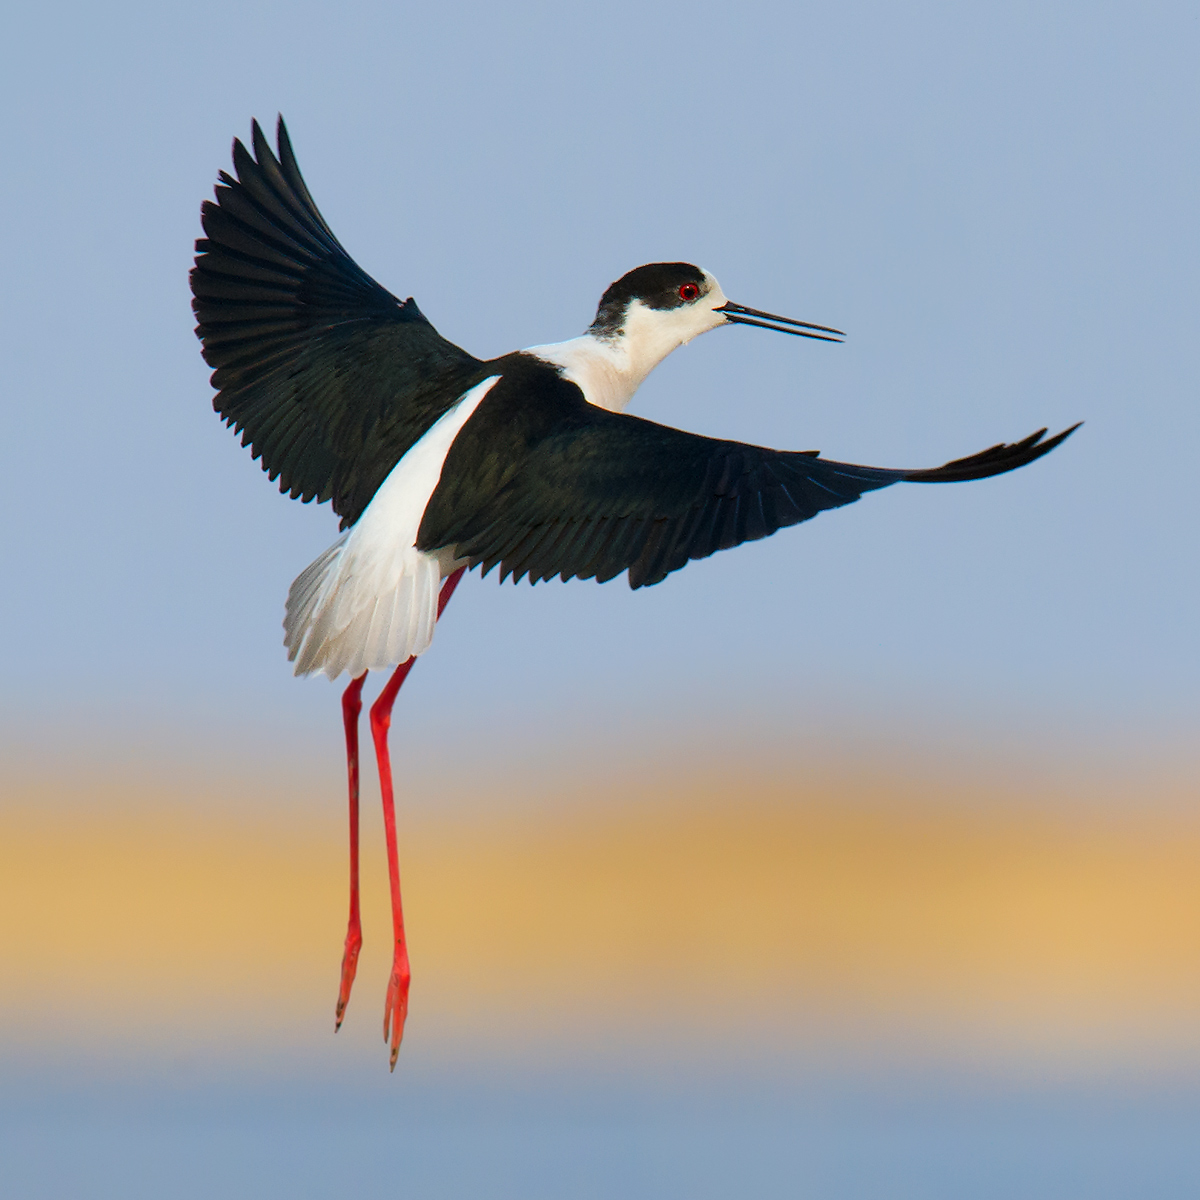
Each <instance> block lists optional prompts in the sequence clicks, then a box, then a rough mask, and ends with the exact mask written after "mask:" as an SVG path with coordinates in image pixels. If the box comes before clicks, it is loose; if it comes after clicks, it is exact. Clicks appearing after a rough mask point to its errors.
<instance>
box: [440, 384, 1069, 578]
mask: <svg viewBox="0 0 1200 1200" xmlns="http://www.w3.org/2000/svg"><path fill="white" fill-rule="evenodd" d="M572 393H574V395H572ZM1071 432H1072V430H1070V429H1068V430H1066V431H1065V432H1063V433H1060V434H1058V436H1056V437H1053V438H1050V439H1048V440H1046V441H1043V440H1042V437H1043V435H1044V434H1045V430H1041V431H1039V432H1038V433H1035V434H1033V435H1032V436H1031V437H1028V438H1026V439H1025V440H1024V441H1022V442H1017V443H1016V444H1015V445H1011V446H1008V445H1000V446H994V447H992V448H991V449H989V450H985V451H983V452H982V453H981V454H976V455H974V456H973V457H971V458H964V459H958V460H956V461H955V462H951V463H947V464H946V465H945V466H944V467H939V468H937V469H936V470H930V471H904V470H887V469H883V468H879V467H861V466H855V465H854V464H852V463H839V462H832V461H829V460H827V459H823V458H820V457H818V456H817V452H816V451H810V452H788V451H780V450H769V449H766V448H765V447H762V446H748V445H745V444H743V443H740V442H727V441H720V440H717V439H714V438H706V437H699V436H698V435H696V434H692V433H686V432H684V431H683V430H679V429H671V428H669V427H667V426H664V425H658V424H655V423H654V422H652V421H645V420H642V419H641V418H639V417H631V416H627V415H623V414H617V413H611V412H607V411H605V410H604V409H600V408H596V407H594V406H593V405H590V404H588V403H587V402H586V401H585V400H584V399H583V397H582V393H580V392H579V389H578V388H577V387H576V386H575V385H574V384H571V383H567V382H565V381H563V380H561V379H558V378H555V377H552V376H550V375H549V373H548V372H538V371H527V372H525V373H524V377H522V372H521V371H513V370H510V371H507V372H506V373H505V375H504V378H503V379H501V381H500V382H499V383H498V384H497V385H496V386H495V387H494V388H493V389H492V391H491V392H490V393H489V395H488V397H487V399H485V400H484V402H483V403H482V404H481V405H480V407H479V409H478V410H476V413H475V416H474V417H473V418H472V420H471V421H470V422H469V423H468V424H467V426H466V427H465V428H464V429H463V431H462V433H461V434H460V435H459V437H458V440H457V441H456V442H455V444H454V446H453V447H452V448H451V450H450V454H449V456H448V457H447V459H446V464H445V467H444V469H443V472H442V480H443V482H442V483H441V484H440V485H439V487H438V488H437V490H436V491H435V492H434V494H433V497H432V498H431V501H430V504H429V507H428V508H427V509H426V513H425V518H424V520H423V522H422V524H421V529H420V532H419V534H418V538H417V545H418V546H419V547H420V548H421V549H422V550H434V549H440V548H442V547H444V546H455V547H456V548H457V549H456V553H457V554H458V555H459V556H460V557H462V558H466V559H469V560H470V562H471V564H472V565H473V566H474V565H478V564H481V565H482V567H483V571H484V573H485V574H486V573H487V572H488V571H490V570H491V569H492V567H493V566H495V565H496V564H497V563H499V564H500V568H501V579H503V578H505V577H507V576H508V575H509V574H511V575H512V576H513V578H514V580H519V579H521V578H522V577H523V576H525V575H528V576H529V578H530V580H531V581H532V582H535V583H536V582H537V581H538V580H543V579H549V578H551V577H552V576H554V575H558V576H561V577H562V579H564V580H566V579H570V578H572V577H573V576H578V577H580V578H581V579H589V578H591V577H593V576H594V577H595V578H596V579H598V580H600V581H601V582H603V581H605V580H608V579H612V578H613V577H614V576H616V575H619V574H620V573H621V572H622V571H625V570H628V572H629V585H630V587H634V588H638V587H644V586H646V585H648V584H652V583H658V582H660V581H661V580H663V579H665V578H666V576H667V575H668V574H670V572H672V571H678V570H679V569H680V567H684V566H686V565H687V564H688V562H690V561H691V560H692V559H697V558H707V557H708V555H710V554H714V553H716V551H718V550H726V549H728V548H729V547H731V546H736V545H739V544H740V543H741V542H748V541H754V540H755V539H757V538H763V537H767V536H769V535H770V534H772V533H774V532H775V531H776V530H778V529H782V528H783V527H784V526H786V525H796V524H798V523H799V522H801V521H807V520H809V518H811V517H815V516H816V515H817V513H819V512H823V511H825V510H826V509H829V508H838V507H840V506H841V505H843V504H850V503H852V502H853V501H855V500H857V499H858V498H859V497H860V496H861V495H863V493H864V492H870V491H874V490H875V489H877V488H882V487H887V486H888V485H889V484H893V483H897V482H900V481H902V480H910V481H917V482H922V483H942V482H945V483H950V482H955V481H960V480H967V479H983V478H985V477H987V476H989V475H999V474H1001V473H1003V472H1005V471H1011V470H1014V469H1015V468H1016V467H1020V466H1024V465H1025V464H1026V463H1029V462H1032V461H1033V460H1034V459H1036V458H1040V457H1041V456H1042V455H1043V454H1046V453H1048V452H1049V451H1050V450H1052V449H1054V447H1055V446H1057V445H1058V444H1059V443H1060V442H1061V441H1062V440H1063V439H1064V438H1066V437H1067V436H1068V435H1069V434H1070V433H1071ZM518 462H519V463H520V468H519V470H516V469H514V468H513V467H512V466H511V465H510V464H514V463H518Z"/></svg>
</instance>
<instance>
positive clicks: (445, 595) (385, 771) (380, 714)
mask: <svg viewBox="0 0 1200 1200" xmlns="http://www.w3.org/2000/svg"><path fill="white" fill-rule="evenodd" d="M463 570H464V568H462V567H460V568H459V569H458V570H457V571H455V572H454V574H453V575H451V576H450V577H449V578H448V579H447V580H446V582H445V583H444V584H443V585H442V590H441V593H440V595H439V596H438V616H439V617H440V616H441V615H442V612H443V611H444V610H445V607H446V605H447V604H449V602H450V597H451V596H452V595H453V594H454V589H455V588H456V587H457V586H458V581H459V580H460V579H461V578H462V573H463ZM416 661H417V660H416V659H415V658H410V659H408V660H407V661H406V662H402V663H401V664H400V665H399V666H398V667H397V668H396V670H395V672H394V673H393V675H392V677H391V679H389V680H388V681H387V685H386V686H385V687H384V689H383V691H382V692H380V693H379V699H377V700H376V701H375V703H374V704H372V705H371V737H372V738H373V739H374V742H375V759H376V761H377V762H378V763H379V791H380V794H381V796H382V798H383V830H384V835H385V837H386V838H387V859H388V884H389V885H390V887H391V893H392V934H393V936H394V939H395V948H394V951H393V955H392V973H391V976H390V977H389V979H388V988H387V999H386V1000H385V1001H384V1008H383V1040H384V1041H385V1042H390V1043H391V1048H392V1053H391V1067H390V1069H391V1070H393V1071H394V1070H395V1069H396V1058H397V1056H398V1055H399V1053H400V1039H401V1038H402V1037H403V1036H404V1021H405V1019H406V1018H407V1016H408V985H409V981H410V979H411V978H412V972H411V970H410V969H409V964H408V944H407V942H406V941H405V937H404V909H403V907H402V905H401V903H400V857H399V852H398V851H397V848H396V806H395V802H394V799H393V794H392V763H391V758H390V756H389V755H388V743H387V738H388V730H389V729H390V728H391V724H392V705H394V704H395V703H396V696H397V694H398V693H399V691H400V686H401V684H403V683H404V681H405V679H407V678H408V673H409V671H411V670H412V669H413V664H414V663H415V662H416Z"/></svg>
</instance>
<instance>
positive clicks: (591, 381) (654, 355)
mask: <svg viewBox="0 0 1200 1200" xmlns="http://www.w3.org/2000/svg"><path fill="white" fill-rule="evenodd" d="M724 303H725V296H724V293H722V291H721V288H720V285H719V284H717V282H716V280H713V288H712V290H711V291H710V292H709V293H708V295H707V296H706V297H705V302H704V304H703V307H702V308H700V309H699V310H697V309H693V308H686V309H681V310H671V311H668V312H662V311H658V310H655V309H651V308H647V307H646V305H644V304H643V303H642V302H641V301H640V300H634V301H633V303H632V304H630V306H629V308H628V310H627V311H626V313H625V319H624V321H623V322H622V325H621V328H620V330H619V331H618V332H617V333H616V334H614V335H612V336H605V337H598V336H597V335H596V334H594V333H590V332H589V333H585V334H584V335H583V337H577V338H572V339H571V340H570V341H569V342H555V343H553V344H552V345H549V346H531V347H530V348H529V349H528V350H526V351H525V353H526V354H533V355H536V356H537V357H538V358H540V359H541V360H542V361H543V362H548V363H553V364H554V366H556V367H558V368H560V370H561V373H562V377H563V378H564V379H569V380H570V381H571V382H572V383H575V384H578V385H579V388H580V390H581V391H582V392H583V395H584V399H586V400H587V402H588V403H589V404H595V405H596V406H597V407H598V408H607V409H608V410H609V411H610V412H621V411H622V410H623V409H624V408H625V406H626V405H627V404H628V403H629V401H630V400H632V399H633V393H634V392H636V391H637V390H638V388H639V387H640V386H641V384H642V381H643V380H644V379H645V378H646V376H647V375H649V374H650V372H651V371H653V370H654V368H655V367H657V366H658V364H659V363H660V362H662V360H663V359H664V358H666V357H667V355H668V354H670V353H671V351H672V350H675V349H676V348H678V347H679V346H682V345H684V344H685V343H687V342H690V341H691V340H692V338H694V337H695V336H696V335H697V334H701V333H704V332H706V331H707V330H709V329H715V328H716V327H717V326H718V325H723V324H724V323H725V318H724V317H723V316H722V315H721V314H720V313H717V312H714V311H713V310H714V309H715V307H716V306H717V305H720V304H724Z"/></svg>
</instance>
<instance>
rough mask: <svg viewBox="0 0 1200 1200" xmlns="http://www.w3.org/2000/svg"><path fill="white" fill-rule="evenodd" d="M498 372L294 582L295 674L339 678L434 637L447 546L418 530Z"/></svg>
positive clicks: (435, 428) (290, 628)
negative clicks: (429, 548)
mask: <svg viewBox="0 0 1200 1200" xmlns="http://www.w3.org/2000/svg"><path fill="white" fill-rule="evenodd" d="M499 378H500V376H499V375H493V376H491V377H490V378H488V379H485V380H484V381H483V382H482V383H480V384H476V386H475V387H473V388H472V389H471V390H470V391H469V392H466V393H465V394H464V395H463V397H462V398H461V399H460V400H459V401H458V402H457V403H456V404H455V405H454V406H453V407H452V408H451V409H450V410H449V411H448V412H446V413H445V414H443V415H442V416H441V417H440V418H439V419H438V420H437V421H436V422H435V423H434V424H433V425H432V426H431V427H430V428H429V430H428V431H427V432H426V433H425V434H424V436H423V437H422V438H421V439H420V441H418V442H417V443H416V444H415V445H414V446H413V447H412V449H411V450H409V451H408V453H407V454H405V456H404V457H403V458H402V459H401V460H400V461H399V462H398V463H397V464H396V465H395V466H394V467H393V468H392V471H391V473H390V474H389V475H388V477H387V478H386V479H385V480H384V481H383V484H382V485H381V487H380V488H379V490H378V491H377V492H376V493H375V495H374V497H373V498H372V500H371V503H370V504H368V505H367V507H366V509H365V510H364V511H363V514H362V516H361V517H360V518H359V519H358V521H357V522H355V524H354V526H353V527H352V528H350V529H348V530H347V531H346V532H345V533H344V534H342V536H341V537H340V538H338V540H337V541H336V542H334V543H333V545H332V546H330V547H329V549H328V550H326V551H325V552H324V553H323V554H322V555H321V556H320V557H319V558H317V559H316V560H315V561H314V562H312V563H311V564H310V565H309V566H307V567H306V568H305V569H304V570H303V571H302V572H301V573H300V574H299V575H298V576H297V577H296V580H295V582H294V583H293V584H292V586H291V588H290V589H289V591H288V598H287V611H286V614H285V616H284V619H283V628H284V639H283V643H284V645H285V646H286V647H287V650H288V660H289V661H290V662H294V663H295V664H296V674H297V675H311V674H313V673H314V672H316V671H324V672H325V674H326V675H328V676H329V678H330V679H336V678H337V677H338V676H339V675H340V674H341V673H342V672H343V671H348V672H349V673H350V675H351V676H352V677H355V676H358V675H361V674H362V673H363V672H364V671H381V670H384V669H385V668H387V667H394V666H395V665H396V664H397V663H402V662H404V661H405V660H406V659H408V658H410V657H412V656H413V655H417V654H424V652H425V651H426V650H428V649H429V644H430V642H432V640H433V627H434V625H435V624H436V622H437V604H438V592H439V590H440V587H441V582H442V578H443V577H444V576H446V575H449V574H450V573H451V572H452V571H453V570H454V569H455V567H456V566H458V565H459V564H457V563H455V562H454V561H453V559H452V557H451V556H449V555H446V554H441V555H438V554H425V553H423V552H422V551H420V550H418V549H417V547H416V541H417V531H418V529H419V528H420V526H421V517H422V516H423V515H424V512H425V506H426V505H427V504H428V503H429V497H430V496H432V495H433V490H434V488H436V487H437V485H438V480H439V479H440V478H441V475H442V464H443V463H445V461H446V455H447V454H449V453H450V447H451V445H452V444H453V443H454V439H455V438H456V437H457V436H458V432H459V430H460V429H462V427H463V425H465V424H466V422H467V420H468V419H469V418H470V416H471V414H472V413H473V412H474V411H475V409H476V408H477V407H478V406H479V403H480V401H481V400H482V399H483V398H484V396H486V395H487V394H488V392H489V391H490V390H491V388H492V387H493V386H494V385H495V383H496V381H497V380H498V379H499Z"/></svg>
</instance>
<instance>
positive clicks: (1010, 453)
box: [904, 421, 1083, 483]
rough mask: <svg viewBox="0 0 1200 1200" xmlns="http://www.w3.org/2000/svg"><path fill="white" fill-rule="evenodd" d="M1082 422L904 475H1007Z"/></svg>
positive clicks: (947, 479)
mask: <svg viewBox="0 0 1200 1200" xmlns="http://www.w3.org/2000/svg"><path fill="white" fill-rule="evenodd" d="M1082 424H1083V422H1082V421H1076V422H1075V424H1074V425H1072V426H1070V427H1069V428H1067V429H1064V430H1063V431H1062V432H1061V433H1056V434H1055V435H1054V436H1053V437H1052V438H1046V440H1045V441H1043V440H1042V439H1043V438H1045V437H1046V429H1045V427H1043V428H1041V429H1039V430H1037V431H1036V432H1035V433H1031V434H1030V435H1029V436H1028V437H1026V438H1022V439H1021V440H1020V441H1019V442H1013V443H1012V444H1011V445H1009V444H1006V443H1004V442H1000V443H998V444H997V445H995V446H990V447H988V449H986V450H983V451H980V453H978V454H972V455H969V456H968V457H966V458H956V459H954V460H953V461H952V462H948V463H944V464H943V465H942V466H940V467H935V468H934V469H933V470H927V471H910V472H908V473H907V474H906V475H905V476H904V478H905V479H907V480H908V482H910V483H965V482H967V481H969V480H973V479H987V478H990V477H991V476H992V475H1003V474H1005V473H1006V472H1008V471H1015V470H1016V469H1017V468H1018V467H1024V466H1028V464H1029V463H1031V462H1035V461H1036V460H1037V459H1039V458H1041V457H1043V456H1044V455H1046V454H1049V453H1050V451H1051V450H1053V449H1054V448H1055V447H1057V446H1060V445H1061V444H1062V443H1063V442H1065V441H1066V440H1067V438H1069V437H1070V436H1071V434H1073V433H1074V432H1075V430H1077V429H1078V428H1079V427H1080V426H1081V425H1082Z"/></svg>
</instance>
